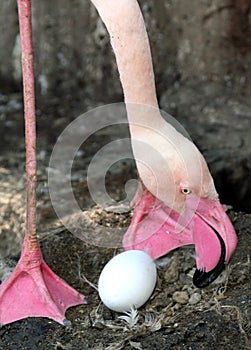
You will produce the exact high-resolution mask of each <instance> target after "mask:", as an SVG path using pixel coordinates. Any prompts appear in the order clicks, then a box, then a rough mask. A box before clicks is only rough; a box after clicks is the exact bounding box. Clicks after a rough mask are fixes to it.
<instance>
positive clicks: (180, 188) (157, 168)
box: [92, 0, 237, 287]
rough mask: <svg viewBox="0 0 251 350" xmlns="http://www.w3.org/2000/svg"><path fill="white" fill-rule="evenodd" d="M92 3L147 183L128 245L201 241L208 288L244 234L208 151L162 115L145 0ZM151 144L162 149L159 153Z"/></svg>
mask: <svg viewBox="0 0 251 350" xmlns="http://www.w3.org/2000/svg"><path fill="white" fill-rule="evenodd" d="M92 2H93V4H94V5H95V6H96V8H97V10H98V12H99V14H100V17H101V18H102V20H103V21H104V23H105V25H106V27H107V29H108V32H109V34H110V39H111V44H112V47H113V50H114V53H115V56H116V61H117V65H118V70H119V74H120V80H121V83H122V87H123V91H124V97H125V102H126V107H127V115H128V120H129V126H130V133H131V140H132V147H133V152H134V155H135V159H136V163H137V168H138V172H139V176H140V179H141V182H142V183H143V186H142V187H143V190H142V191H141V193H139V195H138V196H136V198H135V200H134V202H135V203H136V208H135V210H134V215H133V219H132V222H131V225H130V227H129V229H128V230H127V232H126V234H125V236H124V239H123V244H124V247H125V249H142V250H145V251H147V252H148V253H149V254H150V255H151V256H152V258H154V259H156V258H158V257H160V256H162V255H164V254H166V253H168V252H169V251H170V250H172V249H174V248H177V247H180V246H182V245H186V244H194V245H195V251H196V264H197V270H196V272H195V274H194V278H193V282H194V284H195V285H196V286H197V287H205V286H207V285H209V284H210V283H211V282H212V281H213V280H215V278H217V276H218V275H219V274H220V273H221V272H222V270H223V269H224V266H225V265H226V263H227V262H228V261H229V259H230V257H231V255H232V253H233V251H234V249H235V247H236V244H237V237H236V233H235V231H234V228H233V226H232V224H231V222H230V220H229V218H228V216H227V215H226V213H225V207H224V206H222V205H221V204H220V201H219V198H218V194H217V192H216V190H215V186H214V182H213V179H212V177H211V174H210V172H209V170H208V167H207V164H206V161H205V160H204V158H203V156H202V155H201V153H200V152H199V150H198V149H197V148H196V146H195V145H194V144H193V143H192V142H191V141H189V140H188V139H187V138H186V137H184V136H183V135H182V134H180V133H179V132H177V131H176V130H175V129H174V128H173V127H172V126H171V125H170V124H169V123H167V122H166V121H165V120H164V119H163V118H162V116H161V115H160V112H159V109H158V102H157V97H156V91H155V82H154V73H153V67H152V59H151V52H150V47H149V42H148V37H147V33H146V29H145V25H144V20H143V17H142V14H141V11H140V9H139V6H138V3H137V1H136V0H120V1H117V0H92ZM142 144H145V145H146V146H147V151H145V148H144V147H142ZM151 150H154V151H155V152H153V153H152V156H151ZM148 151H149V153H148ZM158 155H161V156H160V157H158ZM155 156H157V157H155ZM142 161H143V162H142ZM144 162H145V164H146V165H145V164H144ZM151 169H153V170H154V175H155V176H156V178H157V179H156V181H155V180H154V178H153V174H152V172H151ZM169 169H172V171H171V172H170V170H169Z"/></svg>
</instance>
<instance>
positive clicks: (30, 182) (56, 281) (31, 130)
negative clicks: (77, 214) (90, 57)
mask: <svg viewBox="0 0 251 350" xmlns="http://www.w3.org/2000/svg"><path fill="white" fill-rule="evenodd" d="M17 3H18V15H19V26H20V36H21V45H22V68H23V85H24V110H25V140H26V178H27V206H26V231H25V238H24V243H23V249H22V254H21V257H20V260H19V261H18V263H17V266H16V268H15V269H14V271H13V272H12V274H11V275H10V276H9V277H8V278H7V279H6V280H5V281H4V282H3V283H2V284H1V286H0V325H4V324H8V323H11V322H14V321H17V320H20V319H23V318H26V317H32V316H35V317H48V318H51V319H53V320H55V321H57V322H59V323H61V324H67V321H66V319H65V311H66V310H67V309H68V308H69V307H71V306H74V305H79V304H84V303H86V299H85V297H84V296H83V295H81V294H79V293H78V292H77V291H76V290H74V289H73V288H72V287H70V286H69V285H68V284H67V283H66V282H64V281H63V280H62V279H60V278H59V277H58V276H57V275H56V274H55V273H54V272H53V271H52V270H51V269H50V268H49V267H48V266H47V264H46V263H45V261H44V260H43V257H42V253H41V249H40V247H39V243H38V240H37V234H36V117H35V92H34V72H33V52H32V28H31V0H17Z"/></svg>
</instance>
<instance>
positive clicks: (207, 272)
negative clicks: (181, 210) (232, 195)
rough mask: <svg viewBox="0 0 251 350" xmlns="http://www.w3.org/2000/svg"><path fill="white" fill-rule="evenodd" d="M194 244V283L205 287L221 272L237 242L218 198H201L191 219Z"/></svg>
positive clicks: (199, 286)
mask: <svg viewBox="0 0 251 350" xmlns="http://www.w3.org/2000/svg"><path fill="white" fill-rule="evenodd" d="M193 243H194V245H195V251H196V265H197V269H196V271H195V274H194V276H193V283H194V285H195V286H196V287H198V288H204V287H207V286H208V285H209V284H210V283H212V282H213V281H214V280H215V279H216V278H217V277H218V276H219V274H220V273H221V272H222V271H223V269H224V268H225V266H226V264H227V263H228V261H229V260H230V257H231V255H232V253H233V252H234V250H235V247H236V245H237V236H236V233H235V230H234V228H233V225H232V223H231V221H230V220H229V218H228V216H227V214H226V209H225V207H224V206H223V205H222V204H221V203H220V202H219V200H218V198H217V199H215V200H209V199H200V201H199V205H198V208H197V210H196V212H195V216H194V218H193Z"/></svg>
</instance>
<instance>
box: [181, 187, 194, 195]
mask: <svg viewBox="0 0 251 350" xmlns="http://www.w3.org/2000/svg"><path fill="white" fill-rule="evenodd" d="M181 193H183V194H186V195H187V194H190V193H192V191H191V190H189V188H182V190H181Z"/></svg>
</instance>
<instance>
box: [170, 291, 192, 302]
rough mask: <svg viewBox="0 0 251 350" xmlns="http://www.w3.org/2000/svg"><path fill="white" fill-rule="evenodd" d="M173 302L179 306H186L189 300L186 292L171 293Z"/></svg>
mask: <svg viewBox="0 0 251 350" xmlns="http://www.w3.org/2000/svg"><path fill="white" fill-rule="evenodd" d="M173 300H174V301H176V303H179V304H186V303H187V302H188V300H189V296H188V294H187V292H185V291H184V292H178V291H176V292H174V293H173Z"/></svg>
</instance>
